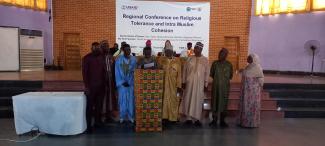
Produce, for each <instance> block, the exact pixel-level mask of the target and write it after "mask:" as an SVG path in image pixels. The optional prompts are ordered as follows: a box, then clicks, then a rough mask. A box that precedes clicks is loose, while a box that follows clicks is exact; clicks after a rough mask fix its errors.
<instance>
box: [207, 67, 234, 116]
mask: <svg viewBox="0 0 325 146" xmlns="http://www.w3.org/2000/svg"><path fill="white" fill-rule="evenodd" d="M232 76H233V68H232V65H231V63H230V62H229V61H225V62H219V61H214V62H213V63H212V67H211V70H210V77H211V78H213V82H212V112H214V113H220V112H224V111H226V110H227V105H228V97H229V90H230V80H231V79H232Z"/></svg>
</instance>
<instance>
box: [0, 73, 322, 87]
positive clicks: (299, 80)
mask: <svg viewBox="0 0 325 146" xmlns="http://www.w3.org/2000/svg"><path fill="white" fill-rule="evenodd" d="M8 80H10V81H82V74H81V71H22V72H0V81H8ZM240 80H241V78H240V74H234V79H233V80H232V81H231V82H232V83H240ZM265 83H279V84H325V77H317V76H313V77H312V76H301V75H277V74H266V75H265Z"/></svg>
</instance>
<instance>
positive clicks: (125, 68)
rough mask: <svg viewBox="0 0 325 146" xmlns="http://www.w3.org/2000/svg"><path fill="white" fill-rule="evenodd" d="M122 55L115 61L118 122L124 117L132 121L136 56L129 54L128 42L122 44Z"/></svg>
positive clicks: (121, 121) (122, 120)
mask: <svg viewBox="0 0 325 146" xmlns="http://www.w3.org/2000/svg"><path fill="white" fill-rule="evenodd" d="M122 50H123V52H124V54H123V55H120V56H119V57H118V58H117V60H116V62H115V78H116V86H117V90H118V100H119V101H118V103H119V108H120V123H123V122H124V120H126V118H127V119H128V120H129V121H130V122H132V123H134V110H135V108H134V107H135V106H134V105H135V102H134V71H135V69H136V66H137V62H136V58H135V57H134V56H131V55H130V54H131V48H130V45H129V44H125V45H123V49H122Z"/></svg>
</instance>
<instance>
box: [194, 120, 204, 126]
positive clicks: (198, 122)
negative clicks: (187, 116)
mask: <svg viewBox="0 0 325 146" xmlns="http://www.w3.org/2000/svg"><path fill="white" fill-rule="evenodd" d="M194 125H195V126H196V127H202V123H201V122H200V121H199V120H197V121H195V123H194Z"/></svg>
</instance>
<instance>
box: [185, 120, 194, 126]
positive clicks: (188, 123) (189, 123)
mask: <svg viewBox="0 0 325 146" xmlns="http://www.w3.org/2000/svg"><path fill="white" fill-rule="evenodd" d="M192 124H193V122H192V120H186V121H185V123H184V125H188V126H190V125H192Z"/></svg>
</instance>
